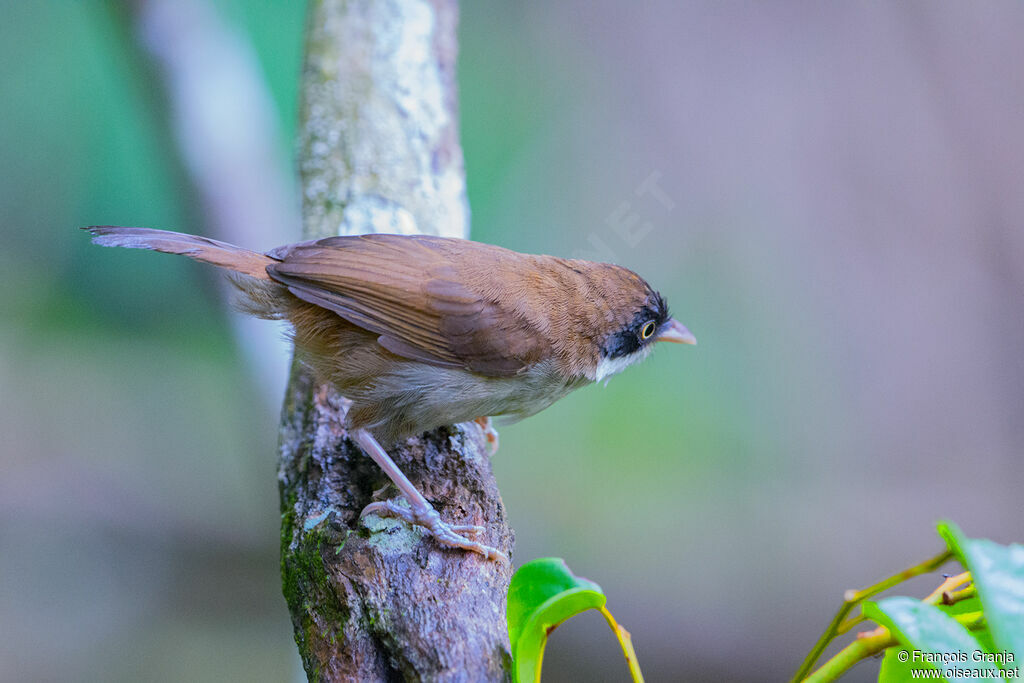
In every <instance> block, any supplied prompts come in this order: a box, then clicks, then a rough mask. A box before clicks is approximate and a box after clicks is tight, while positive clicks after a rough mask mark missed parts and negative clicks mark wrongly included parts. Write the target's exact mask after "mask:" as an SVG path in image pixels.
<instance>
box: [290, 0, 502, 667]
mask: <svg viewBox="0 0 1024 683" xmlns="http://www.w3.org/2000/svg"><path fill="white" fill-rule="evenodd" d="M309 12H310V14H309V18H308V24H307V28H306V57H305V66H304V69H303V73H302V84H301V98H302V101H301V117H300V130H299V146H300V158H299V170H300V175H301V182H302V200H303V220H304V232H305V235H306V237H307V238H319V237H325V236H329V235H335V234H346V233H348V234H353V233H365V232H403V233H410V232H415V231H419V232H424V233H429V234H436V235H447V236H456V237H465V236H467V234H468V209H467V204H466V198H465V178H464V172H463V163H462V151H461V148H460V147H459V142H458V127H457V110H456V91H455V74H454V67H455V53H456V36H455V26H456V16H457V11H456V5H455V2H454V0H431V1H430V2H425V1H423V0H395V1H393V2H386V3H384V2H374V1H373V0H350V1H347V2H346V1H344V0H313V1H312V2H311V3H310V9H309ZM346 403H347V402H346V401H345V400H344V399H343V398H341V397H340V396H338V395H337V394H335V393H334V392H333V391H332V390H331V389H330V388H329V387H325V386H316V385H315V384H314V382H313V380H312V379H311V377H310V376H309V375H308V374H307V372H306V371H305V369H303V368H302V367H300V366H296V367H295V368H294V370H293V373H292V379H291V382H290V384H289V388H288V390H287V394H286V398H285V406H284V411H283V415H282V424H281V460H280V468H279V474H278V476H279V480H280V490H281V510H282V519H281V571H282V579H283V585H284V594H285V598H286V599H287V601H288V607H289V610H290V612H291V615H292V621H293V624H294V627H295V639H296V642H297V643H298V646H299V651H300V654H301V656H302V660H303V664H304V666H305V668H306V672H307V674H308V675H309V677H310V679H311V680H327V681H334V680H352V679H356V680H385V679H386V680H393V679H395V678H404V679H406V680H421V679H428V680H439V679H440V680H445V679H458V680H474V681H476V680H503V679H505V678H506V677H507V673H506V672H507V670H508V668H509V653H508V634H507V632H506V626H505V596H506V593H507V590H508V584H509V580H510V578H511V577H510V574H511V570H510V569H509V568H508V567H505V566H503V565H502V564H500V563H498V562H493V561H487V560H485V559H483V558H481V557H480V556H478V555H476V554H475V553H468V552H463V551H458V550H452V549H445V548H442V547H440V546H439V545H438V544H437V543H436V542H435V541H434V540H432V539H431V538H429V537H425V536H424V535H423V534H422V533H421V531H420V530H418V529H412V528H410V527H409V526H407V525H405V524H404V523H401V522H398V521H396V520H391V519H388V520H378V519H377V518H375V517H371V518H369V519H368V520H367V523H369V524H370V525H371V527H372V528H367V527H366V526H365V525H364V523H363V522H361V521H360V519H359V513H360V511H361V510H362V508H363V507H364V506H365V505H367V504H368V503H369V502H371V500H372V498H373V495H374V492H375V491H376V490H377V489H379V488H381V487H385V486H387V487H388V488H387V490H386V492H385V493H384V496H385V497H393V496H395V495H397V493H396V491H395V490H394V488H393V487H390V486H389V485H388V484H387V479H386V477H385V476H384V475H383V473H381V472H380V471H379V470H378V469H377V467H376V465H374V463H373V462H372V461H371V460H370V459H369V458H368V457H366V456H365V455H364V454H363V453H362V452H361V451H360V450H359V449H358V448H357V447H356V446H355V445H354V444H353V443H352V442H351V441H349V440H348V439H347V437H346V433H345V430H344V426H343V425H344V417H345V410H346ZM486 453H487V446H486V443H485V440H484V437H483V434H482V432H481V430H480V428H479V427H478V426H477V425H475V424H467V425H461V426H456V427H444V428H440V429H437V430H435V431H433V432H431V433H429V434H427V435H425V436H423V437H421V438H417V439H411V440H409V441H408V442H407V443H406V444H404V445H402V446H401V447H400V448H392V449H391V455H392V456H393V457H394V458H395V460H396V462H397V463H398V464H399V466H400V467H402V469H403V471H405V473H406V474H407V475H408V476H409V478H410V479H411V480H412V481H413V483H414V484H415V485H416V486H417V487H419V489H420V490H421V491H422V492H423V494H424V495H425V496H426V497H427V499H428V500H430V501H431V502H432V503H433V504H434V505H435V507H436V508H437V509H438V511H439V512H440V513H441V515H442V517H443V518H444V519H445V520H447V521H450V522H454V523H459V524H466V523H469V524H479V525H482V526H485V527H486V529H487V531H486V533H485V534H484V536H483V538H482V539H481V540H483V541H484V542H486V543H488V544H490V545H494V546H496V547H498V548H500V549H502V550H504V551H506V552H507V553H511V546H512V530H511V529H510V528H509V527H508V525H507V523H506V521H505V511H504V507H503V506H502V503H501V496H500V494H499V492H498V489H497V486H496V484H495V482H494V478H493V475H492V474H491V468H490V462H489V460H488V456H487V455H486ZM371 520H372V521H371Z"/></svg>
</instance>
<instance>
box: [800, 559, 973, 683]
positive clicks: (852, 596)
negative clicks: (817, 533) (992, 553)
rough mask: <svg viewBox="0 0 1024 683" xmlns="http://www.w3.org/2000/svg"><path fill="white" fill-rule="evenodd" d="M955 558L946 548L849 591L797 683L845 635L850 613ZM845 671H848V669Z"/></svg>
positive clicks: (854, 643)
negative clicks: (875, 597)
mask: <svg viewBox="0 0 1024 683" xmlns="http://www.w3.org/2000/svg"><path fill="white" fill-rule="evenodd" d="M952 556H953V553H952V552H951V551H950V550H949V549H946V550H944V551H942V552H941V553H939V554H938V555H936V556H935V557H933V558H931V559H928V560H925V561H924V562H921V563H920V564H915V565H914V566H913V567H909V568H907V569H904V570H903V571H901V572H898V573H896V574H893V575H892V576H890V577H888V578H886V579H883V580H881V581H879V582H878V583H876V584H873V585H871V586H868V587H867V588H861V589H860V590H848V591H846V593H845V595H844V596H843V604H842V605H841V606H840V607H839V611H838V612H836V615H835V616H834V617H833V618H832V621H831V622H830V623H829V625H828V628H826V629H825V632H824V633H822V634H821V637H820V638H819V639H818V642H816V643H815V644H814V647H813V648H812V649H811V651H810V652H809V653H808V654H807V657H806V658H804V661H803V663H802V664H801V665H800V668H799V669H797V672H796V674H795V675H794V676H793V683H796V682H798V681H803V680H804V679H805V678H807V674H808V673H810V671H811V669H813V668H814V664H815V662H817V661H818V658H819V657H821V653H822V652H824V651H825V648H826V647H828V644H829V643H830V642H832V639H833V638H835V637H836V636H837V635H838V634H839V633H840V632H841V631H840V630H839V629H840V628H841V627H842V626H843V623H844V620H845V619H846V615H848V614H849V613H850V610H852V609H853V608H854V607H856V606H857V604H858V603H860V602H861V601H862V600H866V599H868V598H870V597H872V596H874V595H878V594H879V593H881V592H882V591H885V590H888V589H890V588H892V587H893V586H895V585H896V584H899V583H902V582H904V581H906V580H907V579H912V578H913V577H915V576H920V575H921V574H927V573H928V572H931V571H935V570H936V569H938V568H939V567H941V566H942V565H943V564H945V563H946V562H947V561H948V560H949V559H950V558H951V557H952ZM858 623H859V622H858ZM854 625H855V624H852V623H851V624H850V625H849V626H847V629H849V628H852V627H853V626H854ZM859 640H860V639H858V641H855V642H853V643H851V644H850V645H849V646H848V647H847V648H846V649H844V650H842V651H841V652H840V653H839V654H843V653H844V652H846V650H847V649H849V648H852V647H853V646H855V645H858V643H859ZM862 648H863V646H861V649H862ZM883 649H884V648H883ZM839 654H837V655H836V657H838V656H839ZM869 654H871V653H869ZM865 656H867V655H865ZM836 657H833V658H832V659H831V660H829V662H828V663H827V664H826V665H825V666H828V665H829V664H831V663H832V661H833V660H834V659H835V658H836ZM856 661H859V658H858V659H855V660H854V662H856ZM852 665H853V662H851V664H850V666H852ZM825 666H822V669H824V668H825ZM847 668H849V667H847ZM843 670H844V671H845V669H843ZM819 671H820V670H819ZM822 680H832V679H822Z"/></svg>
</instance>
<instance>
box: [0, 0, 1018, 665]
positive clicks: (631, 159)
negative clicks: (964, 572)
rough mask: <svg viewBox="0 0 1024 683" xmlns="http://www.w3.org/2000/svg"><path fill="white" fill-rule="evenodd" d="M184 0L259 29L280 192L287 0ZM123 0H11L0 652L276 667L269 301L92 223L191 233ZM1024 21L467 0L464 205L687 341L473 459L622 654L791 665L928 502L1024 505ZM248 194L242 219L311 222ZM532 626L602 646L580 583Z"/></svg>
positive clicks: (276, 384) (284, 652) (192, 218)
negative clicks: (588, 582) (270, 212)
mask: <svg viewBox="0 0 1024 683" xmlns="http://www.w3.org/2000/svg"><path fill="white" fill-rule="evenodd" d="M172 2H173V0H172ZM150 4H154V3H150ZM155 4H159V3H155ZM165 4H166V3H165ZM186 4H189V6H193V5H194V6H201V7H202V8H203V9H202V11H200V12H199V15H198V16H199V19H198V21H200V22H203V21H205V22H207V23H210V22H213V24H214V25H217V26H220V28H221V29H222V30H224V31H227V32H228V33H229V34H230V35H232V36H234V38H232V41H237V42H230V41H229V42H230V46H233V48H237V51H240V52H242V53H244V54H247V55H251V57H252V60H251V66H252V67H253V73H255V74H256V75H257V81H258V82H259V83H260V84H261V85H260V87H261V88H263V89H265V91H266V92H267V93H269V99H268V100H267V102H269V106H268V107H267V109H266V112H264V113H265V114H266V120H265V121H263V123H264V124H266V126H267V127H268V128H267V129H268V130H271V131H272V132H273V135H271V136H269V139H267V140H266V148H267V149H266V150H264V151H265V153H266V154H267V155H269V156H270V157H273V158H275V159H278V160H279V166H280V170H281V176H282V178H283V180H281V181H280V182H279V183H278V186H279V187H280V188H284V189H283V190H282V192H283V193H284V196H289V197H290V196H293V195H292V194H289V193H294V192H295V188H294V180H292V179H290V178H291V174H292V171H291V166H290V164H291V160H290V159H291V150H292V142H291V141H292V135H293V131H294V128H295V121H296V90H297V82H298V73H299V69H300V65H301V50H302V46H301V39H302V29H303V20H304V6H303V3H297V2H277V3H266V2H256V1H255V0H208V1H207V0H203V1H202V2H196V3H186ZM146 5H147V3H145V2H139V3H128V2H125V3H118V2H109V3H102V2H71V1H63V2H61V1H58V0H50V1H37V2H31V3H28V2H16V1H14V0H3V1H2V2H0V9H2V14H0V16H3V17H4V20H3V22H0V55H2V64H3V65H4V66H3V69H2V70H0V97H2V102H3V106H2V109H0V178H2V180H0V209H2V210H0V230H2V236H3V247H2V249H0V274H2V277H0V283H2V287H3V293H2V295H0V398H2V410H0V434H2V435H3V436H2V441H0V466H2V476H0V633H3V637H2V638H0V679H3V680H33V681H65V680H152V681H179V680H192V681H215V680H217V681H220V680H266V681H280V680H291V679H296V678H298V677H301V667H300V665H299V663H298V658H297V655H296V654H295V647H294V643H293V642H292V636H291V624H290V622H289V618H288V614H287V609H286V607H285V603H284V600H283V598H282V597H281V595H280V582H279V562H278V539H279V530H278V525H279V516H278V500H277V484H276V478H275V471H276V470H275V457H276V456H275V444H276V423H277V405H278V401H279V396H280V393H279V392H280V388H281V387H282V386H283V382H284V368H285V364H286V362H287V354H286V351H285V350H284V347H283V346H282V345H280V344H276V343H275V342H274V341H273V337H274V336H275V335H277V334H278V332H279V331H278V330H275V329H274V328H273V326H272V325H270V324H264V328H263V329H264V331H263V332H257V333H250V332H246V330H251V329H257V328H250V327H244V326H243V325H244V323H241V322H239V321H238V320H237V318H236V317H235V316H234V314H233V313H231V312H230V310H229V307H228V306H227V304H226V303H225V297H224V293H225V290H224V289H223V288H222V287H221V286H220V285H219V283H218V281H217V279H216V277H214V275H213V274H212V272H210V271H211V270H212V269H204V268H203V267H201V266H198V265H196V264H193V263H191V262H188V261H186V260H185V259H175V258H170V257H164V256H160V255H154V254H146V253H139V252H126V251H117V250H103V249H99V248H96V247H91V246H90V245H89V243H88V239H87V238H86V236H85V235H84V234H82V233H80V232H79V231H77V230H76V228H77V227H78V226H81V225H89V224H95V223H113V224H122V225H145V226H153V227H163V228H170V229H177V230H183V231H186V232H198V233H204V234H214V233H215V229H214V226H215V224H216V223H217V210H216V207H217V206H218V204H217V201H218V200H217V198H216V197H214V198H212V199H211V198H210V197H209V196H206V197H203V196H202V195H201V193H200V192H197V190H196V189H195V187H194V185H193V183H192V181H191V180H190V178H191V177H192V176H191V175H190V172H189V168H193V169H194V167H190V166H189V163H190V162H189V161H188V160H187V154H186V155H184V156H183V154H182V153H181V152H180V151H179V150H181V149H182V143H181V138H180V133H179V134H177V135H176V133H175V132H174V131H175V121H176V120H178V118H179V117H180V116H181V112H176V111H175V110H174V108H173V107H172V106H171V103H170V101H169V97H168V95H167V94H166V93H167V89H166V87H165V81H166V79H165V78H163V76H162V74H163V72H162V71H161V69H160V67H159V66H158V63H159V58H158V57H156V58H155V57H154V54H156V53H158V52H159V48H158V47H157V48H154V47H153V42H152V40H154V38H153V36H152V35H151V34H150V35H149V38H148V39H147V37H146V35H143V34H144V33H145V32H144V31H143V32H140V30H139V29H138V27H137V22H138V17H139V13H140V12H141V11H142V10H140V8H144V7H145V6H146ZM204 12H205V14H204ZM153 16H156V18H157V20H159V19H160V16H162V15H159V14H157V15H153ZM159 28H160V25H159V21H157V29H159ZM156 33H157V34H159V30H157V31H156ZM1022 34H1024V6H1022V5H1021V4H1020V3H1016V2H991V3H984V4H980V3H957V2H952V1H951V0H950V1H948V2H923V1H915V2H902V3H889V4H882V3H819V4H809V3H800V2H777V3H760V4H752V3H733V2H717V1H716V2H710V1H709V2H684V3H676V2H669V1H668V0H663V1H660V2H650V3H643V4H636V3H615V2H596V3H595V2H584V1H583V0H572V1H569V2H562V3H543V2H540V1H539V0H534V1H531V2H514V3H509V2H499V1H498V0H485V1H480V0H477V1H473V2H465V3H463V7H462V20H461V27H460V36H461V53H460V59H459V80H460V89H461V93H460V97H461V117H462V140H463V145H464V150H465V155H466V168H467V173H468V186H469V198H470V204H471V207H472V211H473V222H472V225H473V228H472V229H473V236H474V238H476V239H479V240H481V241H486V242H491V243H495V244H500V245H503V246H506V247H510V248H513V249H517V250H521V251H528V252H538V253H554V254H560V255H587V254H597V255H601V256H603V257H605V258H610V259H613V260H615V261H617V262H619V263H621V264H623V265H626V266H629V267H632V268H634V269H635V270H637V271H639V272H640V273H642V274H643V275H644V276H645V277H646V278H647V279H648V280H649V281H650V282H652V283H653V284H654V285H655V286H656V287H657V288H659V289H660V290H661V291H662V293H663V294H665V295H666V297H667V298H668V300H669V301H670V303H671V305H672V307H673V311H674V313H675V315H676V316H677V317H678V318H680V319H681V320H682V321H684V322H685V323H686V324H687V325H688V326H689V327H690V329H692V330H693V331H694V333H695V334H696V335H697V337H698V338H699V339H700V346H699V347H696V348H675V347H673V348H670V349H659V352H658V353H657V354H655V355H654V356H653V357H652V358H651V359H650V360H648V361H647V362H646V363H645V364H644V365H642V366H640V367H637V368H634V369H631V370H630V371H629V372H627V373H625V374H624V375H622V376H621V377H617V378H615V379H614V380H613V381H612V382H611V383H610V384H609V385H608V386H607V387H592V388H589V389H586V390H584V391H581V392H578V393H577V394H575V395H573V396H571V397H569V398H568V399H566V400H564V401H562V402H560V403H559V404H557V405H555V406H554V407H552V408H551V409H549V410H547V411H545V412H544V413H542V414H540V415H538V416H537V417H535V418H532V419H530V420H528V421H526V422H524V423H520V424H518V425H515V426H511V427H508V428H505V429H503V430H502V433H501V438H502V448H501V451H500V452H499V454H498V455H497V456H496V457H495V459H494V461H493V462H494V468H495V471H496V473H497V476H498V479H499V482H500V484H501V487H502V493H503V496H504V500H505V503H506V506H507V508H508V512H509V515H510V517H511V521H512V524H513V526H514V527H515V529H516V531H517V546H516V551H515V559H516V560H517V561H519V562H522V561H525V560H528V559H530V558H534V557H539V556H549V555H555V556H561V557H565V558H566V560H567V561H568V563H569V565H570V566H571V567H573V569H574V570H575V571H577V572H578V573H580V574H582V575H584V576H587V577H589V578H591V579H593V580H595V581H597V582H598V583H600V584H601V585H602V586H603V588H604V589H605V591H606V592H607V593H608V595H609V596H610V600H609V606H610V608H611V609H612V611H613V612H614V613H615V614H616V616H617V617H618V619H619V620H620V622H621V623H623V624H624V625H625V626H626V627H627V628H628V629H629V630H630V631H631V632H632V633H633V639H634V642H635V644H636V649H637V653H638V655H639V657H640V661H641V664H642V665H643V666H644V669H645V673H646V674H647V675H648V680H652V681H657V680H709V681H716V680H717V681H720V680H778V679H782V678H785V677H787V675H788V674H791V673H792V672H793V671H794V670H795V668H796V666H797V665H798V664H799V662H800V660H801V659H802V657H803V656H804V654H805V653H806V652H807V650H808V649H809V648H810V646H811V644H812V642H813V640H814V638H815V637H816V636H817V635H818V633H820V631H821V630H822V629H823V627H824V626H825V624H826V623H827V621H828V619H829V618H830V616H831V613H832V611H833V610H834V609H835V608H836V607H837V604H838V602H839V600H840V599H841V595H842V591H843V590H844V589H846V588H851V587H856V586H859V585H863V584H866V583H869V582H871V581H873V580H875V579H877V578H879V577H881V576H882V575H884V574H887V573H890V572H892V571H895V570H898V569H901V568H903V567H905V566H907V565H909V564H912V563H914V562H917V561H919V560H922V559H924V558H925V557H927V556H930V555H931V554H933V553H934V552H937V551H938V550H939V549H940V547H941V544H940V542H939V541H938V539H937V538H936V537H935V535H934V532H933V523H934V521H935V520H936V519H939V518H942V517H949V518H952V519H954V520H956V521H958V522H959V523H960V524H961V525H962V526H963V528H964V529H965V531H966V532H967V533H968V534H970V535H973V536H988V537H992V538H995V539H996V540H999V541H1002V542H1008V541H1013V540H1017V541H1020V540H1022V539H1024V525H1022V521H1024V506H1022V504H1021V494H1020V491H1021V485H1022V483H1024V461H1022V458H1021V453H1022V450H1024V448H1022V447H1024V314H1022V313H1024V312H1022V304H1024V225H1022V224H1024V191H1022V189H1021V179H1022V178H1024V116H1022V112H1024V80H1022V79H1021V78H1020V75H1019V73H1018V71H1019V70H1018V69H1017V65H1020V64H1021V63H1024V42H1022V41H1021V40H1020V36H1021V35H1022ZM147 40H150V41H151V42H150V43H147ZM155 40H157V42H159V35H158V37H157V39H155ZM147 45H148V47H147ZM192 56H193V57H195V58H196V59H198V60H199V61H200V62H204V60H205V62H204V64H205V66H207V67H209V66H210V65H216V64H218V63H220V54H219V53H211V54H196V55H192ZM221 94H222V95H224V96H225V97H228V98H231V97H234V96H235V93H233V92H230V91H229V92H227V93H221ZM238 96H239V97H241V96H242V95H238ZM212 99H216V98H211V100H212ZM258 118H259V117H257V116H255V115H254V119H258ZM261 120H262V119H261ZM233 127H234V126H233V123H232V122H230V121H228V122H225V123H224V127H223V138H224V139H225V141H227V142H230V139H232V138H231V134H232V132H233ZM215 137H217V138H219V137H220V136H219V135H215ZM200 152H201V150H200ZM200 156H201V154H200ZM644 181H652V182H656V183H657V185H658V187H659V188H660V189H661V190H662V191H663V193H664V196H661V197H660V199H659V197H656V196H654V195H652V194H644V193H643V192H639V193H638V187H639V186H640V185H641V184H642V183H644ZM250 199H252V200H253V201H252V202H243V206H242V207H241V208H240V209H238V210H240V211H244V210H245V209H246V208H252V207H253V206H255V207H257V208H258V207H259V206H260V204H259V202H257V201H256V200H255V196H253V197H250ZM289 202H291V203H289ZM293 203H294V201H293V200H286V201H285V202H284V204H285V205H287V206H285V209H284V213H285V215H287V209H289V208H290V207H291V205H292V204H293ZM211 207H214V208H211ZM278 208H279V209H280V208H281V207H280V206H278ZM260 215H261V216H264V217H265V212H264V213H261V214H260ZM623 216H635V217H636V220H637V221H638V222H637V224H636V225H635V226H634V227H633V228H632V229H631V230H630V231H629V232H630V233H631V234H632V235H634V236H635V237H636V238H635V239H624V238H623V236H622V234H620V233H619V232H617V231H616V229H615V228H614V227H613V226H614V225H615V224H616V223H618V222H619V221H620V220H622V219H623ZM256 222H259V221H258V220H254V221H253V223H254V224H255V223H256ZM268 223H269V224H268V225H262V226H261V227H260V228H259V229H258V230H257V229H256V227H254V229H253V234H252V235H251V236H250V235H247V234H239V235H232V236H231V239H232V240H233V241H236V242H240V243H242V244H243V245H245V246H249V247H253V248H269V247H272V246H274V245H276V244H279V243H285V242H289V241H294V240H296V239H298V238H299V235H298V234H297V230H296V228H295V227H294V224H293V223H290V222H288V221H286V220H276V219H275V220H274V221H269V222H268ZM217 236H219V237H221V238H225V237H224V235H223V234H217ZM259 335H263V336H265V337H266V338H267V339H268V340H269V341H266V343H262V342H261V343H254V342H253V341H252V339H254V338H255V337H256V336H259ZM240 339H241V341H240ZM921 581H922V582H923V583H919V584H917V586H918V587H920V590H922V591H924V590H927V589H928V587H930V586H931V584H932V583H934V581H933V580H932V579H922V580H921ZM911 589H913V586H912V587H911ZM922 594H923V593H922ZM545 664H546V669H545V672H546V674H548V676H550V680H624V679H625V677H626V675H627V674H626V668H625V664H624V663H623V662H622V661H621V657H620V655H618V654H617V653H616V646H615V643H614V640H613V638H612V636H611V635H610V634H609V633H608V632H607V631H606V629H605V626H604V625H603V623H602V621H601V619H600V617H599V616H597V615H593V618H590V615H588V616H584V617H582V618H580V619H579V620H574V621H573V622H570V623H569V624H567V625H565V626H564V627H562V628H560V629H559V630H558V631H557V632H556V633H555V634H554V636H553V639H552V642H551V644H550V645H549V647H548V650H547V654H546V658H545ZM876 670H877V664H875V663H866V664H862V665H860V667H859V668H858V669H855V670H854V672H853V674H852V675H851V677H850V680H871V678H872V676H873V675H874V672H875V671H876ZM545 680H548V678H546V679H545Z"/></svg>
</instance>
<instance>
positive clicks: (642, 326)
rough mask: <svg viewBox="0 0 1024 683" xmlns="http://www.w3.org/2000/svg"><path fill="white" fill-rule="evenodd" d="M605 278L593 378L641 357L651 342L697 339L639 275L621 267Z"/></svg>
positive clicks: (647, 351) (605, 374) (652, 344)
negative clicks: (603, 301) (601, 317)
mask: <svg viewBox="0 0 1024 683" xmlns="http://www.w3.org/2000/svg"><path fill="white" fill-rule="evenodd" d="M616 270H617V271H618V272H617V273H616V275H619V277H610V278H608V279H606V280H605V282H604V285H605V287H604V288H605V289H606V291H605V295H604V299H605V305H606V307H607V308H606V310H605V315H604V325H603V327H605V328H606V329H607V331H606V332H605V333H604V334H603V335H599V336H598V337H597V339H596V341H597V343H598V362H597V366H596V368H595V369H594V371H593V377H592V378H591V379H593V380H594V381H598V382H599V381H601V380H603V379H607V378H609V377H611V376H612V375H614V374H616V373H619V372H621V371H622V370H624V369H626V368H627V367H629V366H630V365H632V364H633V363H636V362H637V361H640V360H643V359H644V358H646V357H647V355H648V354H649V353H650V352H651V351H652V350H653V348H654V344H655V342H673V343H675V344H696V343H697V338H696V337H694V336H693V334H692V333H691V332H690V331H689V330H688V329H686V327H685V326H684V325H683V324H682V323H681V322H679V321H678V320H676V319H675V318H673V317H672V316H671V315H670V314H669V310H668V304H667V303H666V302H665V299H664V297H662V296H661V294H659V293H658V292H656V291H654V289H652V288H651V286H650V285H648V284H647V282H645V281H644V280H643V278H641V277H640V276H638V275H636V274H635V273H633V272H632V271H628V270H626V269H624V268H617V267H616Z"/></svg>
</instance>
